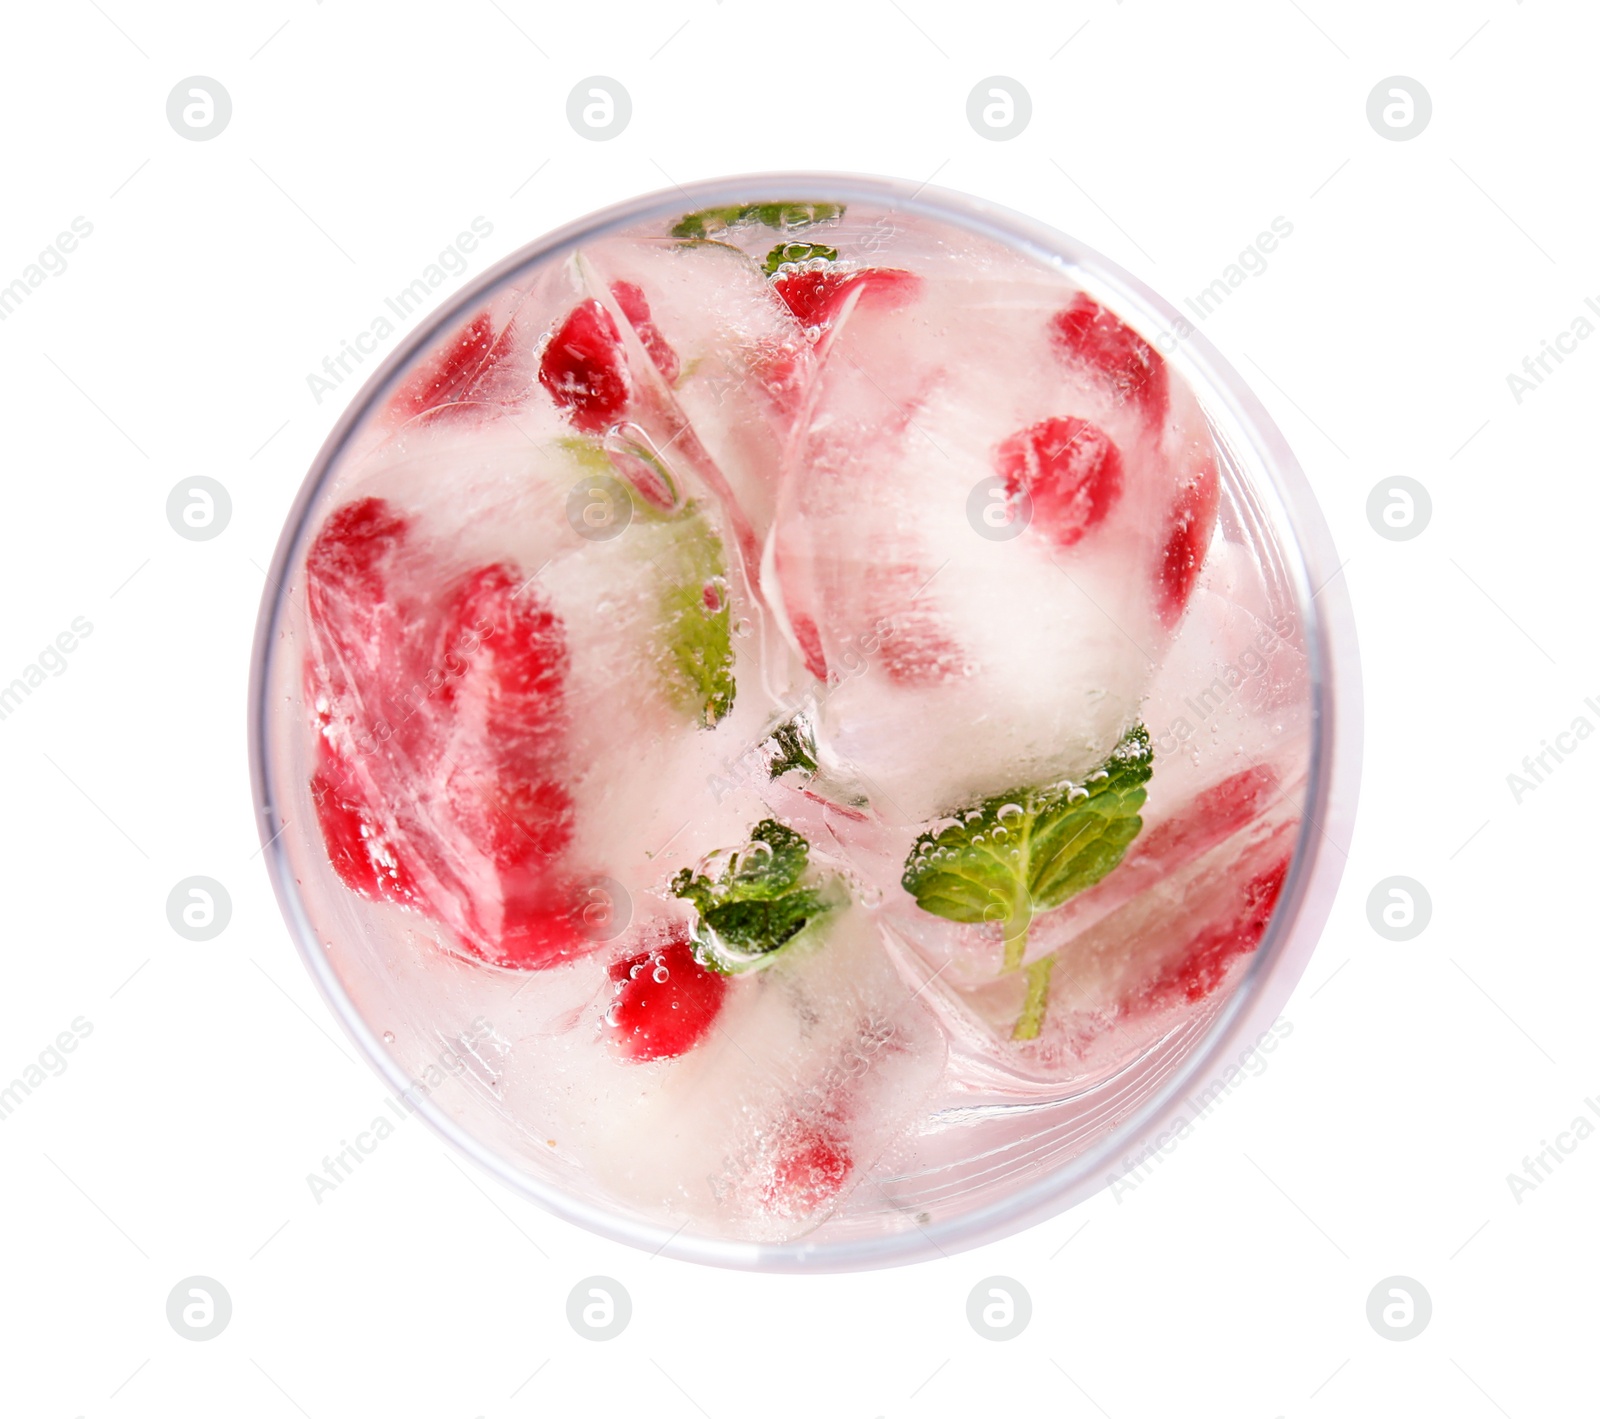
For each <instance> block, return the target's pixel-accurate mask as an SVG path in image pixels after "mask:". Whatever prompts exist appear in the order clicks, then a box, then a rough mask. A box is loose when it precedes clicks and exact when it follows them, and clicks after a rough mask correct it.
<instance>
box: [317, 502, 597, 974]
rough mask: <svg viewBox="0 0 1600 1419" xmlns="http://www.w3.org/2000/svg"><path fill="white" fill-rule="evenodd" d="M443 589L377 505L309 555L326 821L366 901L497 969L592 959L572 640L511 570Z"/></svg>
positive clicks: (333, 847) (364, 508) (343, 518)
mask: <svg viewBox="0 0 1600 1419" xmlns="http://www.w3.org/2000/svg"><path fill="white" fill-rule="evenodd" d="M442 580H443V578H442V577H437V576H433V575H430V568H429V567H428V566H427V564H426V563H425V562H423V561H421V559H420V558H419V556H418V554H417V551H416V550H415V549H413V548H412V547H410V546H409V545H408V524H407V522H406V520H405V519H404V518H402V517H400V516H399V515H398V514H396V513H395V512H394V511H393V509H391V508H390V507H389V506H388V504H386V503H384V502H383V501H382V500H381V499H377V498H366V499H362V500H360V501H359V502H355V503H351V504H348V505H346V506H345V507H342V508H339V509H338V510H337V511H335V512H334V513H333V514H332V515H331V516H330V517H329V518H328V519H327V521H326V522H325V523H324V524H323V527H322V530H321V531H320V532H319V534H318V536H317V538H316V540H315V541H314V542H313V544H312V546H311V548H310V550H309V552H308V553H307V557H306V603H307V609H308V612H309V617H310V622H311V633H312V634H311V650H310V654H309V655H308V657H307V684H306V695H307V700H308V702H309V703H310V704H311V705H312V707H313V713H314V720H315V724H316V728H317V731H318V735H319V745H318V759H317V765H316V769H315V772H314V774H313V776H312V781H311V792H312V799H313V804H314V807H315V811H316V815H317V821H318V824H319V826H320V828H321V830H322V835H323V841H324V844H325V846H326V848H327V851H328V856H329V861H330V863H331V864H332V866H333V868H334V871H335V872H336V873H337V874H338V876H339V878H340V880H342V881H343V882H344V883H345V884H346V885H347V886H349V887H350V888H351V889H352V890H353V891H356V892H358V893H360V894H361V895H363V896H366V897H370V898H373V899H376V900H380V901H389V902H397V903H399V904H401V905H405V906H409V907H412V908H414V909H415V910H418V911H420V912H422V913H423V914H424V915H426V916H428V917H430V918H431V919H433V920H435V921H438V922H440V923H441V924H443V925H445V926H448V927H449V928H450V929H451V931H452V932H453V933H454V934H455V935H456V937H457V938H458V940H459V942H460V944H461V945H462V947H463V948H464V949H465V950H468V951H470V952H472V953H474V954H476V955H479V956H481V957H483V958H484V959H485V960H489V961H492V962H494V963H495V964H498V965H503V966H513V967H518V968H522V969H537V968H540V967H543V966H548V965H553V964H555V963H556V962H557V961H560V960H565V959H567V958H569V957H571V956H573V955H577V954H579V953H581V952H583V951H587V950H592V949H593V948H594V944H595V943H594V942H593V941H592V940H589V939H588V938H586V937H585V935H584V934H583V932H582V930H581V926H580V923H579V921H578V918H577V913H576V907H575V904H576V895H575V894H574V893H573V892H572V891H571V890H570V888H569V885H568V882H567V879H566V876H565V873H564V871H563V867H562V862H561V855H562V854H563V853H564V851H565V849H566V848H567V846H568V843H569V841H570V839H571V836H572V802H571V799H570V797H569V795H568V793H567V791H566V789H565V787H564V781H563V769H562V764H561V746H562V738H563V733H564V730H565V727H566V722H567V712H566V707H565V704H564V700H563V694H562V689H563V683H564V680H565V677H566V672H567V663H568V656H567V648H566V639H565V631H564V629H563V627H562V625H561V622H560V621H559V620H558V619H557V618H556V617H555V615H554V614H553V613H552V612H551V610H550V609H549V607H548V606H547V605H545V603H544V602H543V601H542V600H541V598H540V597H539V595H538V593H537V591H535V590H534V589H533V588H532V587H531V586H530V585H528V584H527V583H526V582H525V580H524V578H523V577H522V576H521V574H520V573H519V572H518V571H517V570H516V569H515V568H513V567H510V566H507V565H504V564H496V565H492V566H486V567H479V568H477V569H476V570H475V571H472V572H470V573H468V574H467V575H465V576H463V577H460V578H458V579H457V580H456V581H455V582H454V583H447V584H446V585H445V586H444V588H443V590H441V589H440V587H439V583H440V581H442Z"/></svg>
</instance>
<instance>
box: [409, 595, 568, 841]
mask: <svg viewBox="0 0 1600 1419" xmlns="http://www.w3.org/2000/svg"><path fill="white" fill-rule="evenodd" d="M520 582H521V578H520V577H519V576H517V574H516V573H515V572H514V571H513V570H512V569H511V568H510V567H508V566H505V565H503V564H496V565H494V566H488V567H480V568H479V569H478V570H476V571H474V572H472V573H470V574H469V575H468V576H466V577H465V578H464V579H463V580H462V582H461V583H460V584H459V585H458V587H457V588H456V590H455V592H454V594H453V595H452V596H450V597H448V598H447V610H446V615H445V618H444V625H445V631H446V640H447V643H455V644H461V643H463V641H466V643H469V644H470V640H468V638H471V637H477V638H479V639H478V641H477V645H476V647H475V649H474V651H473V652H472V653H471V654H465V655H461V654H459V653H458V655H457V660H456V664H455V665H454V666H452V664H451V663H450V661H449V660H448V659H447V660H446V661H445V663H444V668H445V671H446V674H447V675H450V676H451V678H450V679H448V680H447V681H446V682H445V683H446V685H447V686H448V696H447V697H445V698H444V700H443V701H442V703H441V705H440V708H441V710H444V709H448V711H449V713H448V714H446V715H444V716H442V718H443V722H442V723H441V725H440V726H439V727H440V731H441V739H442V742H441V745H440V749H441V751H442V756H443V758H444V761H445V763H446V765H447V767H446V770H445V772H446V777H445V784H446V795H447V798H448V801H449V804H450V808H451V810H452V821H453V825H454V826H455V827H457V828H459V829H460V831H461V832H462V833H463V834H464V835H465V836H466V839H467V841H468V842H470V843H471V844H472V845H473V846H474V847H475V848H477V849H478V850H479V851H480V852H482V853H483V854H484V855H485V856H486V857H487V858H488V859H489V860H490V862H492V863H493V864H494V865H495V867H496V868H498V869H500V870H502V871H511V870H515V869H521V868H525V867H527V866H528V865H530V864H533V863H537V862H540V861H545V862H548V861H549V860H550V859H552V858H553V857H554V856H555V855H556V854H557V853H559V852H560V851H561V849H562V848H564V847H565V846H566V845H567V842H568V840H569V839H570V837H571V835H572V804H571V800H570V799H569V798H568V797H567V794H566V792H565V790H564V789H563V788H562V786H561V784H560V783H559V782H557V781H554V779H553V776H552V765H553V763H554V761H555V758H556V754H557V749H558V742H557V736H558V735H559V733H560V731H561V728H562V726H563V724H564V722H565V718H566V713H565V705H564V704H563V701H562V685H563V680H564V678H565V672H566V666H567V660H568V653H567V646H566V637H565V634H564V632H563V630H562V626H561V623H560V621H558V620H557V619H556V617H555V615H554V614H553V613H552V612H551V611H550V610H549V609H548V608H547V607H546V606H544V605H543V604H541V602H540V601H539V599H538V598H537V597H536V595H535V594H534V593H533V592H532V591H531V589H529V588H524V587H521V586H520V585H519V583H520Z"/></svg>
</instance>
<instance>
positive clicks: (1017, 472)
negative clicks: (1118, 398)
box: [995, 417, 1122, 549]
mask: <svg viewBox="0 0 1600 1419" xmlns="http://www.w3.org/2000/svg"><path fill="white" fill-rule="evenodd" d="M995 464H996V467H997V468H998V470H999V473H1000V476H1001V477H1002V478H1003V479H1005V484H1006V491H1007V492H1008V493H1009V494H1010V495H1011V497H1013V498H1016V497H1018V496H1019V495H1021V494H1023V493H1026V494H1027V495H1028V498H1029V500H1030V502H1031V503H1032V508H1033V520H1032V524H1031V525H1032V526H1035V527H1037V528H1039V529H1040V530H1041V531H1042V532H1044V533H1045V535H1046V536H1048V537H1049V538H1050V540H1051V541H1052V542H1054V543H1055V545H1056V546H1057V547H1060V548H1062V549H1065V548H1068V547H1071V546H1072V545H1073V544H1074V543H1076V542H1078V541H1080V540H1081V539H1082V538H1083V536H1084V534H1085V533H1087V532H1089V531H1090V530H1091V529H1092V528H1094V527H1096V526H1098V525H1099V524H1100V523H1101V522H1103V521H1105V517H1106V514H1107V513H1108V512H1110V511H1111V509H1112V508H1113V507H1114V506H1115V505H1116V502H1117V499H1118V498H1119V497H1121V496H1122V454H1121V453H1120V452H1119V451H1118V449H1117V446H1116V444H1114V443H1113V442H1112V441H1111V439H1110V438H1109V437H1108V436H1107V435H1106V433H1105V431H1104V430H1103V429H1101V428H1099V427H1098V426H1097V425H1095V424H1091V423H1090V422H1089V421H1088V420H1087V419H1078V418H1073V417H1067V418H1051V419H1041V420H1040V421H1039V422H1038V423H1036V424H1032V425H1030V426H1029V427H1028V428H1026V429H1023V430H1022V431H1021V432H1019V433H1015V434H1012V435H1011V437H1010V438H1008V439H1006V440H1005V442H1003V443H1002V444H1001V445H1000V447H999V449H998V450H997V452H996V456H995Z"/></svg>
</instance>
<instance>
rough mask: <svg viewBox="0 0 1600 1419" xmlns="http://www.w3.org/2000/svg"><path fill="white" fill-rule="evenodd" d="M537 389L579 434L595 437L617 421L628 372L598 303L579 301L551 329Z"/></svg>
mask: <svg viewBox="0 0 1600 1419" xmlns="http://www.w3.org/2000/svg"><path fill="white" fill-rule="evenodd" d="M539 383H540V384H541V385H543V386H544V388H545V390H546V391H547V392H548V393H549V395H550V397H551V398H552V399H553V400H555V402H556V404H557V405H558V406H559V407H560V408H561V409H563V410H565V411H566V415H567V417H568V418H569V419H571V420H572V423H573V425H574V426H575V427H576V428H580V429H582V430H583V431H584V432H585V433H591V434H593V433H599V432H600V431H601V430H602V429H604V428H606V427H607V426H608V425H609V424H612V423H614V422H616V420H618V419H620V418H621V417H622V414H623V411H624V410H625V409H626V408H627V407H628V396H629V392H630V388H631V386H630V385H629V382H628V370H627V366H626V364H625V363H624V361H623V355H622V345H621V342H620V340H619V338H618V335H617V324H616V322H615V321H614V320H612V318H611V312H610V311H608V310H607V309H606V308H605V307H604V306H603V305H601V304H600V302H599V301H597V300H586V301H580V302H579V303H578V304H577V305H575V306H574V307H573V308H572V309H571V310H570V311H569V312H568V313H567V317H566V319H565V320H563V321H562V322H561V324H560V325H559V326H557V327H556V331H555V333H554V334H553V335H551V337H550V342H549V344H547V345H546V346H545V347H544V352H543V354H541V355H540V357H539Z"/></svg>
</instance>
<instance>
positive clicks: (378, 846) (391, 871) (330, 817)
mask: <svg viewBox="0 0 1600 1419" xmlns="http://www.w3.org/2000/svg"><path fill="white" fill-rule="evenodd" d="M311 804H312V807H313V809H314V810H315V811H316V815H317V826H318V827H319V828H320V829H321V830H322V841H323V843H324V845H325V846H326V847H327V850H328V861H329V862H330V863H331V864H332V865H333V870H334V871H335V872H337V873H338V874H339V880H340V881H341V882H343V883H344V884H345V886H347V887H348V888H350V890H351V891H352V892H357V893H359V894H360V895H361V896H363V897H369V898H371V899H372V900H373V901H390V902H398V903H401V904H411V903H414V902H415V901H416V888H415V885H414V883H413V882H412V880H411V870H410V868H409V867H408V866H407V865H406V863H405V861H404V860H403V859H402V858H401V856H400V852H399V849H398V846H397V843H396V841H395V835H394V834H393V832H392V831H391V830H390V828H389V826H388V825H387V824H386V823H385V822H384V819H383V815H382V814H380V813H378V812H376V811H374V809H373V807H372V805H371V804H370V803H369V802H368V801H367V799H366V797H365V795H364V794H363V792H362V788H361V785H360V783H359V781H358V780H357V779H356V778H355V776H354V775H353V774H352V773H351V771H350V767H349V765H348V763H347V762H346V761H345V759H344V758H343V756H342V755H340V754H339V753H338V752H337V751H336V750H334V749H333V748H332V747H331V746H330V745H329V744H328V742H327V741H326V740H323V741H322V742H321V743H320V744H319V745H318V748H317V769H316V772H315V773H314V774H312V776H311Z"/></svg>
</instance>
